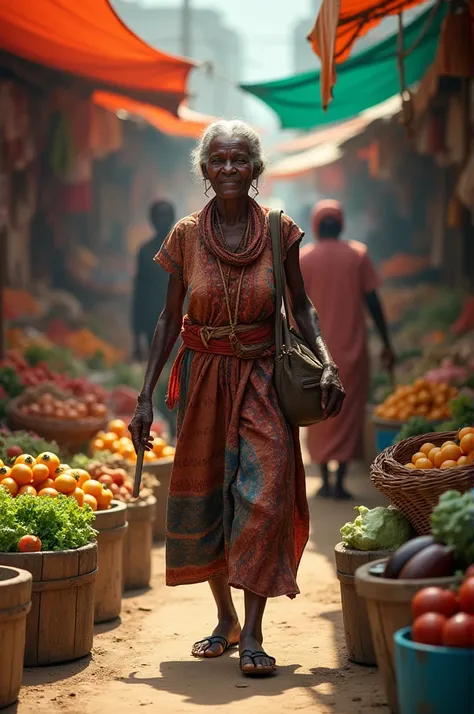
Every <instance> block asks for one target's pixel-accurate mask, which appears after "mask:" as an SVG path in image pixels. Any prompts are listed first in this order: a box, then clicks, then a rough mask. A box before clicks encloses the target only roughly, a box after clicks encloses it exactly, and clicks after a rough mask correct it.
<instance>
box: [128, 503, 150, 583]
mask: <svg viewBox="0 0 474 714" xmlns="http://www.w3.org/2000/svg"><path fill="white" fill-rule="evenodd" d="M155 509H156V498H155V497H154V496H150V497H149V498H147V499H146V500H145V501H136V502H135V503H129V504H128V506H127V522H128V530H127V534H126V536H125V538H124V541H123V589H124V590H134V589H137V588H146V587H148V586H149V585H150V578H151V551H152V547H153V521H154V520H155Z"/></svg>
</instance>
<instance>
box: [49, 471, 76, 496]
mask: <svg viewBox="0 0 474 714" xmlns="http://www.w3.org/2000/svg"><path fill="white" fill-rule="evenodd" d="M54 488H55V489H56V491H59V493H64V494H65V495H69V494H70V493H74V491H75V490H76V488H77V482H76V479H75V478H74V476H71V475H70V474H61V475H60V476H58V477H57V478H56V479H54Z"/></svg>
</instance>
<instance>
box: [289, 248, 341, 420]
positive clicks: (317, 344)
mask: <svg viewBox="0 0 474 714" xmlns="http://www.w3.org/2000/svg"><path fill="white" fill-rule="evenodd" d="M285 272H286V283H287V286H288V291H289V294H290V300H291V311H292V314H293V317H294V319H295V321H296V324H297V325H298V329H299V331H300V332H301V335H302V336H303V338H304V340H305V341H306V342H307V344H308V346H309V347H310V348H311V349H312V350H313V351H314V354H315V355H316V357H317V358H318V359H319V360H320V362H321V363H322V365H323V367H324V372H323V376H322V378H321V390H322V394H323V408H324V410H325V414H326V416H327V417H330V416H337V414H339V412H340V411H341V408H342V403H343V400H344V390H343V387H342V384H341V382H340V380H339V373H338V369H337V366H336V364H335V363H334V360H333V358H332V357H331V354H330V352H329V349H328V347H327V345H326V343H325V341H324V339H323V336H322V334H321V328H320V324H319V318H318V313H317V312H316V309H315V307H314V305H313V303H312V302H311V300H310V299H309V297H308V295H307V293H306V290H305V286H304V281H303V276H302V274H301V268H300V258H299V244H298V243H295V244H293V245H292V246H291V248H290V249H289V251H288V254H287V257H286V262H285Z"/></svg>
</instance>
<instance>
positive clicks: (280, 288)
mask: <svg viewBox="0 0 474 714" xmlns="http://www.w3.org/2000/svg"><path fill="white" fill-rule="evenodd" d="M281 213H282V212H281V211H277V210H272V211H270V213H269V215H268V222H269V226H270V236H271V239H272V253H273V273H274V277H275V348H276V356H277V358H278V357H279V356H280V355H281V354H282V352H283V351H285V350H289V349H290V348H291V335H290V323H289V312H288V304H287V299H286V279H285V273H284V267H283V259H282V254H281ZM282 305H283V307H284V310H285V316H283V314H282V309H281V308H282Z"/></svg>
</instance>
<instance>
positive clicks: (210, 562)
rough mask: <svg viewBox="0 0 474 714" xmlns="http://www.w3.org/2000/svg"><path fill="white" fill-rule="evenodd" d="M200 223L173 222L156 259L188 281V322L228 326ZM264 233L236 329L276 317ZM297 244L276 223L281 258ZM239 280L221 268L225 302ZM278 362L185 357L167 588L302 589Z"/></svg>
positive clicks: (298, 478) (304, 513) (292, 434)
mask: <svg viewBox="0 0 474 714" xmlns="http://www.w3.org/2000/svg"><path fill="white" fill-rule="evenodd" d="M263 210H264V211H265V214H264V216H266V215H267V213H268V210H267V209H263ZM198 217H199V214H193V215H191V216H189V217H187V218H184V219H183V220H182V221H180V222H179V223H178V224H177V225H176V226H175V228H174V229H173V230H172V232H171V233H170V235H169V236H168V238H167V239H166V241H165V242H164V244H163V246H162V248H161V250H160V252H159V253H158V255H157V256H156V258H155V260H156V261H157V262H158V263H159V264H160V265H161V266H162V267H163V268H165V269H166V270H167V271H168V272H169V273H171V274H172V275H174V276H176V277H178V278H179V279H181V280H182V281H183V282H184V284H185V286H186V288H187V290H188V297H189V303H188V317H189V319H190V320H191V321H192V322H193V323H195V324H199V325H206V326H211V327H219V326H224V325H228V324H229V314H228V310H227V307H226V302H225V294H224V288H223V284H222V278H221V275H220V273H219V269H218V265H217V261H216V258H215V257H214V255H212V254H211V253H210V252H209V250H207V248H206V247H205V246H204V245H203V242H202V241H201V240H200V238H199V234H198V230H197V221H198ZM265 233H266V237H265V247H264V249H263V252H262V253H261V255H260V257H259V258H258V259H257V260H255V261H254V262H253V263H251V264H250V265H249V266H248V267H247V268H246V270H245V273H244V277H243V283H242V288H241V298H240V303H239V306H240V307H239V319H238V322H239V323H240V324H255V323H259V322H263V321H268V319H271V316H272V314H273V313H274V309H275V295H274V280H273V268H272V250H271V240H270V234H269V229H268V221H267V220H266V218H265ZM302 235H303V234H302V232H301V230H300V229H299V228H298V226H296V225H295V223H293V221H291V219H290V218H288V216H285V215H283V216H282V252H283V257H284V258H285V257H286V253H287V251H288V249H289V248H290V246H291V245H293V244H294V243H296V242H299V241H300V240H301V238H302ZM240 272H241V271H240V269H239V268H238V267H234V266H230V265H226V266H224V273H225V279H226V280H227V281H228V283H227V284H228V286H229V293H230V296H231V299H232V301H235V299H236V292H237V283H238V281H239V277H240ZM232 306H233V307H234V302H232ZM273 361H274V360H273V357H263V358H260V359H252V360H249V359H239V358H238V357H235V356H230V357H229V356H223V355H216V354H210V353H206V352H204V353H203V352H196V351H193V350H190V349H187V350H186V352H185V354H184V359H183V364H182V369H181V378H180V395H179V401H178V439H177V445H176V455H175V461H174V468H173V473H172V476H171V484H170V492H169V499H168V516H167V537H166V566H167V567H166V582H167V584H168V585H182V584H191V583H198V582H203V581H207V580H210V579H211V578H214V577H217V576H223V575H225V576H227V578H228V582H229V584H230V585H231V586H233V587H236V588H244V589H246V590H249V591H251V592H253V593H256V594H258V595H261V596H264V597H276V596H279V595H287V596H289V597H294V596H295V595H296V594H297V593H298V592H299V590H298V586H297V584H296V573H297V568H298V564H299V561H300V559H301V556H302V553H303V550H304V547H305V545H306V542H307V539H308V532H309V516H308V505H307V500H306V490H305V474H304V468H303V463H302V459H301V451H300V445H299V439H298V433H297V431H294V430H293V429H291V427H289V425H288V424H287V423H286V421H285V419H284V417H283V415H282V413H281V411H280V408H279V405H278V401H277V397H276V394H275V391H274V387H273Z"/></svg>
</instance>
